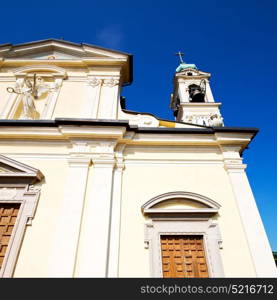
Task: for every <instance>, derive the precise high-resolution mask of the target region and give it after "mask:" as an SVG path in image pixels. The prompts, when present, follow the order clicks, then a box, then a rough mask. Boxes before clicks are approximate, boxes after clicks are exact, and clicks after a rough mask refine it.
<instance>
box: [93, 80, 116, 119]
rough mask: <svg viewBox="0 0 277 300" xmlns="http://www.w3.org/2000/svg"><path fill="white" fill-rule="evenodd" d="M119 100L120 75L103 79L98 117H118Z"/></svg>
mask: <svg viewBox="0 0 277 300" xmlns="http://www.w3.org/2000/svg"><path fill="white" fill-rule="evenodd" d="M118 102H119V77H110V78H107V79H104V80H103V87H102V89H101V97H100V103H99V109H98V115H97V118H98V119H116V118H117V114H118V112H117V109H118Z"/></svg>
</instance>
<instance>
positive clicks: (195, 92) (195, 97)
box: [189, 84, 205, 102]
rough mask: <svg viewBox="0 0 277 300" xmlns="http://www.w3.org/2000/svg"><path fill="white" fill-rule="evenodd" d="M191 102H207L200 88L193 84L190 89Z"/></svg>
mask: <svg viewBox="0 0 277 300" xmlns="http://www.w3.org/2000/svg"><path fill="white" fill-rule="evenodd" d="M189 95H190V99H191V101H190V102H205V94H204V93H203V91H202V89H201V88H200V86H198V85H196V84H192V85H191V86H190V87H189Z"/></svg>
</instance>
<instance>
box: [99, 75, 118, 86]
mask: <svg viewBox="0 0 277 300" xmlns="http://www.w3.org/2000/svg"><path fill="white" fill-rule="evenodd" d="M118 84H119V80H118V79H117V78H114V77H111V78H108V79H104V80H103V85H104V86H108V87H114V86H116V85H118Z"/></svg>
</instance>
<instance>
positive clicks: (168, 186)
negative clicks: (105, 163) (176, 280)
mask: <svg viewBox="0 0 277 300" xmlns="http://www.w3.org/2000/svg"><path fill="white" fill-rule="evenodd" d="M156 150H157V149H156ZM176 150H178V151H176ZM181 150H182V147H180V148H179V149H177V148H175V149H173V150H172V151H171V153H170V152H168V151H166V152H165V153H163V151H162V149H161V148H160V150H159V151H158V152H156V155H155V159H156V163H153V161H152V162H151V157H152V158H153V155H154V153H155V151H151V149H147V153H145V152H143V151H142V149H141V150H140V151H139V150H138V149H137V148H136V150H135V151H134V149H133V150H128V149H127V151H126V169H125V170H124V173H123V196H122V217H121V239H120V261H119V275H120V277H149V276H150V270H149V250H148V249H145V248H144V223H145V218H144V217H143V215H142V213H141V206H142V205H143V204H144V203H145V202H147V201H148V200H149V199H151V198H153V197H155V196H157V195H160V194H163V193H167V192H173V191H188V192H193V193H198V194H201V195H204V196H206V197H209V198H211V199H213V200H214V201H216V202H218V203H219V204H220V205H221V206H222V207H221V208H220V211H219V217H218V223H219V228H220V231H221V234H222V240H223V249H222V250H220V251H221V256H222V262H223V267H224V272H225V276H226V277H251V276H255V271H254V267H253V263H252V260H251V257H250V253H249V249H248V245H247V242H246V237H245V234H244V231H243V229H242V224H241V219H240V216H239V213H238V210H237V206H236V203H235V199H234V196H233V193H232V190H231V186H230V183H229V178H228V176H227V173H226V171H225V170H224V168H223V164H222V163H221V161H220V154H219V153H212V151H211V152H209V151H206V152H207V153H206V154H205V153H194V151H193V150H192V149H190V148H188V149H186V148H183V151H181ZM197 151H199V149H198V150H197ZM149 153H150V154H149ZM205 156H206V158H207V159H209V160H210V163H207V162H205V160H204V158H205ZM170 157H171V158H173V157H174V159H176V160H183V163H180V161H178V162H176V163H175V164H174V163H173V164H172V163H171V164H169V163H168V159H169V158H170ZM147 158H148V159H149V160H148V161H147ZM185 159H187V161H185ZM199 159H200V160H202V163H201V162H199ZM143 160H144V162H143ZM159 160H160V161H159ZM162 160H164V161H163V162H162ZM196 160H198V163H196ZM212 160H214V162H213V163H211V162H212Z"/></svg>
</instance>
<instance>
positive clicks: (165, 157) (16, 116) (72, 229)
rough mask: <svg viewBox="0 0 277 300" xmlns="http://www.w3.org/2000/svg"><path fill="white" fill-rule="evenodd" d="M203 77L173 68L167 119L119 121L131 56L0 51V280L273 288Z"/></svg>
mask: <svg viewBox="0 0 277 300" xmlns="http://www.w3.org/2000/svg"><path fill="white" fill-rule="evenodd" d="M209 78H210V74H209V73H207V72H203V71H200V70H198V68H197V67H196V66H195V65H194V64H186V63H184V62H183V63H181V64H180V66H179V67H178V68H177V69H176V73H175V74H174V87H173V94H172V95H171V100H170V106H171V108H172V110H173V113H174V115H175V121H169V120H162V119H159V118H158V117H156V116H153V115H151V114H146V113H137V112H131V111H128V110H126V109H125V103H124V99H123V98H122V97H121V90H122V88H124V86H125V85H129V84H131V82H132V55H130V54H127V53H123V52H119V51H113V50H109V49H105V48H101V47H98V46H94V45H88V44H75V43H71V42H66V41H64V40H55V39H49V40H42V41H36V42H31V43H25V44H18V45H12V44H3V45H0V100H1V101H0V114H1V116H0V149H1V150H0V277H276V274H277V273H276V266H275V264H274V260H273V256H272V252H271V248H270V245H269V242H268V239H267V236H266V233H265V230H264V227H263V223H262V220H261V217H260V215H259V212H258V209H257V206H256V203H255V199H254V196H253V194H252V191H251V187H250V185H249V182H248V179H247V175H246V171H245V169H246V165H245V164H244V163H243V159H242V154H243V151H244V149H245V148H246V147H247V146H248V145H249V143H251V140H252V139H253V138H254V137H255V135H256V134H257V132H258V130H257V129H256V128H241V127H227V126H224V122H223V117H222V115H221V113H220V105H221V104H220V103H217V102H215V101H214V98H213V94H212V91H211V89H210V85H209Z"/></svg>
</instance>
